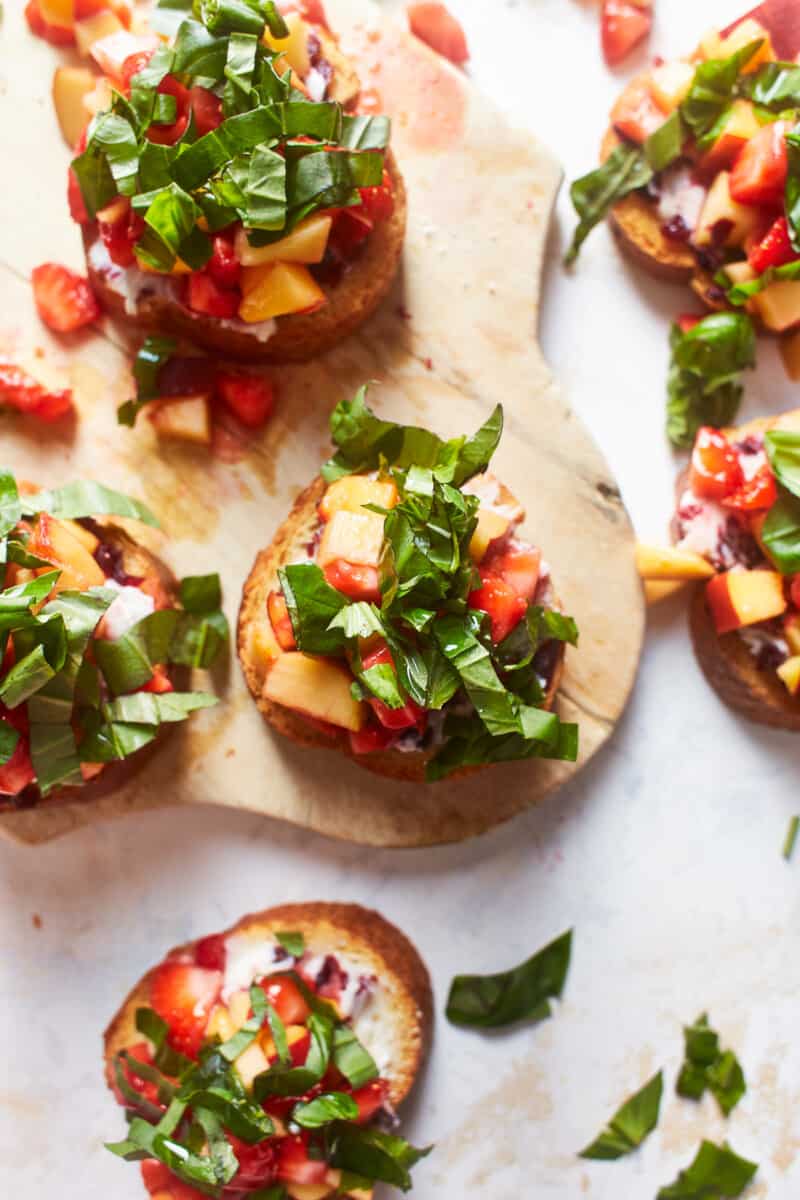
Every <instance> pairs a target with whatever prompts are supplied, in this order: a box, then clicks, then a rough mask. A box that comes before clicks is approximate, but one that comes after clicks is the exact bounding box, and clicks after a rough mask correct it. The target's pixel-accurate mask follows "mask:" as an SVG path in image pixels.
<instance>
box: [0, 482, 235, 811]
mask: <svg viewBox="0 0 800 1200" xmlns="http://www.w3.org/2000/svg"><path fill="white" fill-rule="evenodd" d="M40 513H47V514H49V515H50V516H51V517H54V518H56V519H63V520H69V521H76V520H82V519H84V518H87V517H92V516H100V515H104V516H120V517H127V518H135V519H138V520H141V521H146V522H147V523H148V524H151V525H154V524H155V523H156V521H155V517H154V516H153V515H152V513H151V512H150V510H149V509H147V508H146V507H145V506H144V505H143V504H141V503H140V502H139V501H136V500H133V499H131V498H130V497H128V496H124V495H122V494H120V493H119V492H115V491H112V490H111V489H110V488H106V487H103V486H102V485H101V484H97V483H94V482H91V481H86V482H74V483H70V484H67V485H66V486H64V487H61V488H56V489H53V490H52V491H43V492H35V493H32V494H30V495H22V496H21V495H20V494H19V491H18V489H17V486H16V482H15V480H14V478H13V476H12V475H11V473H10V472H9V471H0V529H2V533H1V534H0V572H2V573H3V576H5V574H6V571H7V567H6V565H5V564H9V563H11V564H14V565H16V566H22V567H25V568H27V569H29V570H30V569H32V570H37V571H38V572H39V574H38V575H36V576H34V577H33V578H31V579H29V580H28V581H27V582H25V583H21V584H15V585H12V586H10V587H4V588H2V589H1V590H0V657H2V656H3V655H4V654H5V651H6V649H7V647H8V644H9V640H10V641H11V644H12V646H13V651H14V661H13V664H12V665H11V666H10V667H9V668H8V669H7V670H6V671H5V672H4V674H3V675H2V677H0V701H2V703H3V704H4V705H5V706H6V707H7V708H10V709H16V708H19V707H20V706H21V705H23V704H24V705H25V706H26V709H25V711H26V715H27V718H28V724H29V729H28V733H27V741H28V747H27V749H28V751H29V753H30V760H31V765H32V767H33V771H34V775H35V780H36V786H37V788H38V790H39V792H40V793H41V794H42V795H47V794H48V793H49V792H51V791H52V790H53V789H54V788H56V787H59V786H79V785H81V784H82V783H83V782H84V780H83V773H82V770H81V766H82V764H84V763H106V762H112V761H114V760H118V759H122V758H126V757H127V756H128V755H130V754H133V753H134V752H135V751H136V750H138V749H140V748H141V747H142V746H145V745H147V744H148V743H149V742H151V741H152V740H153V739H154V738H155V737H156V736H157V735H158V732H159V729H160V727H161V725H162V724H165V723H172V722H175V721H182V720H184V719H185V718H186V717H187V716H188V715H189V713H191V712H193V711H195V710H196V709H199V708H207V707H209V706H210V705H212V704H215V703H216V699H215V698H214V697H213V696H209V695H205V694H204V693H200V692H188V693H181V692H171V693H166V694H163V695H154V694H150V693H146V692H140V691H136V689H138V688H141V687H143V686H144V685H145V684H147V683H148V682H149V681H150V679H151V678H152V677H153V674H154V669H155V667H156V666H158V665H160V664H161V665H164V664H168V663H179V664H183V663H189V664H190V665H202V666H207V665H209V663H210V661H211V658H212V656H213V654H214V653H216V651H218V650H219V649H220V648H221V646H222V645H223V644H224V642H225V641H226V639H227V625H226V624H225V618H224V617H223V616H222V613H221V612H219V610H218V607H217V606H218V604H219V598H220V597H219V582H218V580H217V578H216V576H208V577H194V578H191V579H189V580H187V581H185V584H184V589H185V598H186V605H187V610H186V611H173V610H165V611H160V612H155V613H153V614H152V615H151V616H149V617H146V618H145V619H144V620H143V621H140V622H139V623H138V624H137V625H135V626H134V627H133V629H131V630H129V631H128V633H126V634H125V635H124V636H123V637H121V638H117V639H116V640H113V641H112V640H109V639H106V638H102V639H100V638H95V637H94V634H95V631H96V629H97V627H98V625H99V623H100V621H101V620H102V618H103V616H104V614H105V613H106V611H107V610H108V609H109V608H110V606H111V605H112V604H113V603H114V601H115V599H116V597H117V594H118V593H117V591H116V590H115V589H113V588H111V587H91V588H88V589H87V590H86V591H78V590H73V589H67V588H65V589H62V590H60V591H57V592H55V593H53V589H54V586H55V585H56V584H57V583H58V581H59V578H60V576H61V566H60V565H59V564H58V563H52V562H49V561H48V560H47V559H46V558H43V557H42V556H41V554H40V553H32V552H31V551H30V550H29V549H28V545H29V543H30V541H31V537H32V536H33V535H32V532H31V529H30V524H31V523H33V524H35V522H36V519H37V516H38V514H40ZM23 518H26V519H27V520H26V522H25V523H22V524H19V522H21V521H22V520H23ZM65 532H66V531H65ZM36 544H37V543H35V542H34V545H36ZM0 578H2V577H0ZM48 597H50V599H48ZM90 648H91V652H90ZM130 693H132V694H130ZM76 734H77V736H76ZM19 740H20V739H19V734H18V732H17V731H16V730H15V729H14V728H12V727H11V726H10V724H9V723H8V722H5V721H3V722H0V762H7V761H8V758H9V757H10V756H11V754H13V753H14V751H15V750H16V747H17V745H18V744H19Z"/></svg>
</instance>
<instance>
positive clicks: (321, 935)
mask: <svg viewBox="0 0 800 1200" xmlns="http://www.w3.org/2000/svg"><path fill="white" fill-rule="evenodd" d="M285 929H291V930H293V931H294V930H297V931H298V932H299V933H302V934H303V935H304V936H305V939H306V943H307V945H308V946H309V947H310V948H311V950H312V951H315V948H316V946H317V945H319V946H320V947H321V949H322V950H323V952H326V951H328V950H329V951H330V952H331V953H336V949H337V947H338V949H339V952H340V953H341V954H343V955H347V954H348V952H349V953H350V954H351V955H357V956H358V958H359V959H360V960H366V961H367V962H368V963H369V964H370V966H371V968H372V969H373V971H374V974H375V975H376V976H377V977H378V979H380V980H381V981H382V982H383V984H384V985H385V988H386V991H387V993H390V994H391V1000H392V1015H393V1019H394V1021H395V1022H396V1029H397V1039H396V1044H397V1048H398V1050H399V1053H397V1054H395V1055H393V1059H392V1066H391V1073H390V1077H389V1084H390V1099H391V1101H392V1103H393V1104H399V1103H400V1102H401V1101H402V1100H404V1099H405V1097H406V1096H407V1095H408V1093H409V1091H410V1090H411V1088H412V1086H413V1084H414V1081H415V1079H416V1077H417V1075H418V1073H419V1070H420V1067H421V1066H422V1063H423V1061H424V1059H425V1057H426V1055H427V1053H428V1049H429V1046H430V1039H431V1031H432V1027H433V994H432V991H431V982H430V977H429V975H428V971H427V968H426V967H425V964H424V963H423V961H422V959H421V958H420V956H419V954H418V952H417V951H416V949H415V948H414V946H413V945H412V944H411V942H410V941H409V940H408V938H407V937H406V936H405V934H404V933H402V932H401V931H400V930H399V929H397V928H396V926H394V925H392V924H390V922H389V921H387V920H386V919H385V918H384V917H382V916H381V915H380V914H379V913H377V912H374V911H373V910H372V909H368V908H362V907H361V905H359V904H327V903H323V902H318V903H307V904H282V905H278V906H277V907H275V908H268V909H265V910H264V911H263V912H259V913H252V914H250V915H249V916H246V917H242V919H241V920H240V921H238V922H237V923H236V924H235V925H233V926H232V927H231V928H230V929H228V930H226V931H225V934H226V935H228V934H233V933H242V932H254V933H257V932H259V931H262V930H263V932H264V934H265V935H271V934H274V933H275V931H277V930H285ZM195 944H196V943H194V942H189V943H187V944H185V945H183V946H178V947H177V948H176V949H175V950H173V951H171V952H170V953H171V955H178V954H182V953H186V952H191V951H192V950H193V949H194V946H195ZM156 970H157V967H154V968H153V969H152V970H150V971H148V972H147V974H146V975H145V976H144V977H143V978H142V979H141V980H140V981H139V983H137V984H136V986H135V987H134V988H133V990H132V991H131V992H130V993H129V995H128V996H127V998H126V999H125V1001H124V1003H123V1004H122V1006H121V1008H120V1009H119V1011H118V1012H117V1014H116V1016H114V1017H113V1019H112V1020H111V1022H110V1023H109V1026H108V1028H107V1029H106V1032H105V1035H104V1057H105V1070H106V1080H107V1082H108V1083H109V1086H111V1079H112V1075H111V1071H112V1063H113V1060H114V1057H115V1055H116V1054H118V1053H119V1051H120V1050H123V1049H125V1048H126V1047H128V1046H132V1045H135V1044H136V1043H137V1042H141V1041H142V1035H141V1034H140V1033H139V1032H138V1031H137V1029H136V1009H137V1008H138V1007H140V1006H142V1005H145V1006H146V1005H148V1004H149V1002H150V984H151V980H152V978H153V976H154V974H155V972H156Z"/></svg>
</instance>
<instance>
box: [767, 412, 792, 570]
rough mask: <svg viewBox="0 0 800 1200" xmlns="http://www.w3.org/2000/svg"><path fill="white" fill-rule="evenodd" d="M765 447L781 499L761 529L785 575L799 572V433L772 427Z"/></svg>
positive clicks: (774, 562) (773, 557)
mask: <svg viewBox="0 0 800 1200" xmlns="http://www.w3.org/2000/svg"><path fill="white" fill-rule="evenodd" d="M764 450H765V451H766V454H767V459H768V460H769V464H770V466H771V468H772V470H773V472H774V474H775V478H776V480H777V482H778V499H777V501H776V502H775V503H774V504H773V506H772V508H771V509H770V510H769V512H768V513H767V516H766V520H765V521H764V525H763V527H762V530H761V539H762V542H763V544H764V546H765V548H766V551H767V554H768V555H769V557H770V559H771V560H772V562H773V564H774V565H775V567H777V569H778V570H779V571H780V572H781V574H782V575H794V574H795V573H796V572H797V571H800V434H798V433H796V432H795V431H794V430H791V429H770V430H768V431H767V433H766V434H765V435H764Z"/></svg>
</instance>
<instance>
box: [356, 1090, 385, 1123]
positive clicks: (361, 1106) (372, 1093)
mask: <svg viewBox="0 0 800 1200" xmlns="http://www.w3.org/2000/svg"><path fill="white" fill-rule="evenodd" d="M388 1096H389V1084H388V1083H387V1082H386V1080H385V1079H373V1080H371V1081H370V1082H369V1083H366V1084H364V1086H363V1087H360V1088H357V1089H356V1091H354V1092H353V1099H354V1100H355V1102H356V1104H357V1105H358V1118H357V1119H358V1123H359V1125H365V1124H366V1122H367V1121H369V1120H371V1119H372V1117H374V1116H375V1113H376V1112H379V1111H380V1110H381V1109H382V1108H383V1106H384V1104H385V1103H386V1100H387V1098H388Z"/></svg>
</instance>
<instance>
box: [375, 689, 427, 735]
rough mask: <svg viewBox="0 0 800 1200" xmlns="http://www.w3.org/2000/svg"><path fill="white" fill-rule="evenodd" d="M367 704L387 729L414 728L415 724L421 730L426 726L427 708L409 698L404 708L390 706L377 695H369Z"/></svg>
mask: <svg viewBox="0 0 800 1200" xmlns="http://www.w3.org/2000/svg"><path fill="white" fill-rule="evenodd" d="M367 704H369V706H370V708H371V709H372V711H373V712H374V713H375V716H376V717H377V718H378V720H379V721H380V723H381V725H383V726H384V728H386V729H392V730H398V729H413V728H414V726H416V727H417V728H418V729H420V730H422V729H424V728H425V724H426V721H427V717H426V713H425V710H424V708H420V706H419V705H418V704H416V703H415V702H414V701H413V700H407V701H406V703H405V704H404V705H403V707H402V708H389V706H388V704H384V703H383V701H382V700H379V699H378V698H377V696H368V697H367Z"/></svg>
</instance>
